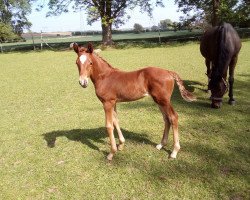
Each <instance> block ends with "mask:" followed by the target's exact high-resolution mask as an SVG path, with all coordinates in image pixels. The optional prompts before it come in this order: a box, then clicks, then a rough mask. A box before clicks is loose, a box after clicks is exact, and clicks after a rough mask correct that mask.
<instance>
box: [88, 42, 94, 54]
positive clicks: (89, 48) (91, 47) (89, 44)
mask: <svg viewBox="0 0 250 200" xmlns="http://www.w3.org/2000/svg"><path fill="white" fill-rule="evenodd" d="M93 50H94V48H93V45H92V43H88V46H87V53H92V52H93Z"/></svg>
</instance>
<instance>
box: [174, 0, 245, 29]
mask: <svg viewBox="0 0 250 200" xmlns="http://www.w3.org/2000/svg"><path fill="white" fill-rule="evenodd" d="M175 3H176V4H177V5H178V7H179V9H180V11H182V12H183V13H184V14H185V15H186V19H187V20H189V21H190V19H192V18H193V19H195V21H196V22H198V23H199V22H202V21H203V23H204V22H206V23H209V24H211V23H212V21H213V19H214V17H217V18H218V20H219V22H222V21H225V22H229V23H231V24H232V25H234V26H241V27H249V25H250V24H249V20H250V19H249V15H250V5H249V1H248V0H240V1H239V0H192V1H191V0H175ZM217 4H218V8H217V7H215V6H214V5H217Z"/></svg>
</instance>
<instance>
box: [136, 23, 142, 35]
mask: <svg viewBox="0 0 250 200" xmlns="http://www.w3.org/2000/svg"><path fill="white" fill-rule="evenodd" d="M143 31H144V28H143V27H142V25H141V24H137V23H135V24H134V33H141V32H143Z"/></svg>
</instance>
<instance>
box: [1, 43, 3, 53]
mask: <svg viewBox="0 0 250 200" xmlns="http://www.w3.org/2000/svg"><path fill="white" fill-rule="evenodd" d="M0 49H1V53H3V45H2V42H0Z"/></svg>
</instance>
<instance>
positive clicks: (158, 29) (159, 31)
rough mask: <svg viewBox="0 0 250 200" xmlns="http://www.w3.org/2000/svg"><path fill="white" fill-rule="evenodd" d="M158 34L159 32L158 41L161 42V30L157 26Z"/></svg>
mask: <svg viewBox="0 0 250 200" xmlns="http://www.w3.org/2000/svg"><path fill="white" fill-rule="evenodd" d="M158 34H159V43H161V32H160V28H158Z"/></svg>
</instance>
